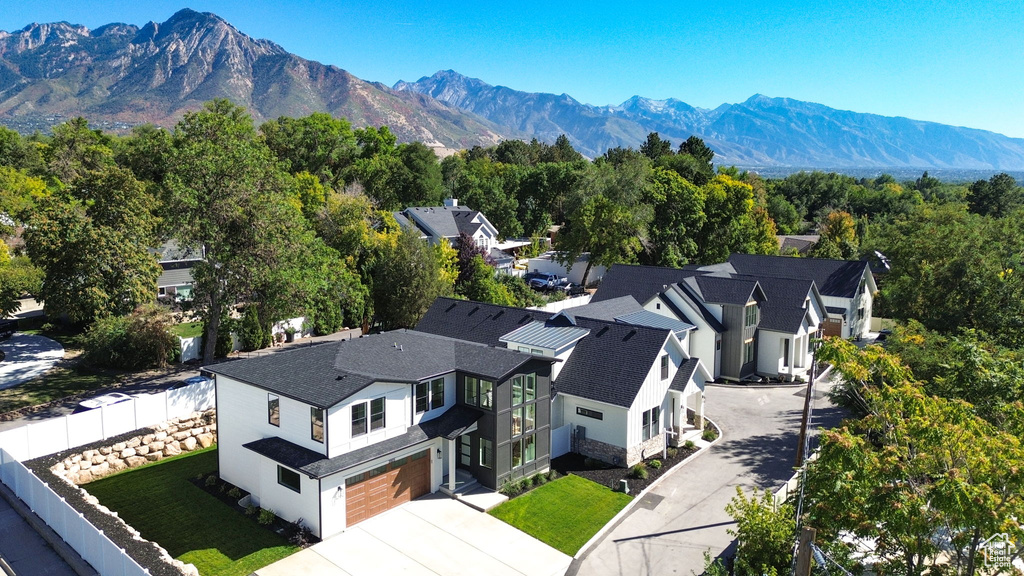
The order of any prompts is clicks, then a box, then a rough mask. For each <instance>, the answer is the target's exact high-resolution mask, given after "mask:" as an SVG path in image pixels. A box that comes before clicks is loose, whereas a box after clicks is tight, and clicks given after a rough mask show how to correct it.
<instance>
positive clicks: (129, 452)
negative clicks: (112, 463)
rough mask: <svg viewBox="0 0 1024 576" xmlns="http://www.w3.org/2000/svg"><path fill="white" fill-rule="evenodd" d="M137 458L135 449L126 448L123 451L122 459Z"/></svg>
mask: <svg viewBox="0 0 1024 576" xmlns="http://www.w3.org/2000/svg"><path fill="white" fill-rule="evenodd" d="M132 456H135V448H125V449H124V450H122V451H121V458H130V457H132Z"/></svg>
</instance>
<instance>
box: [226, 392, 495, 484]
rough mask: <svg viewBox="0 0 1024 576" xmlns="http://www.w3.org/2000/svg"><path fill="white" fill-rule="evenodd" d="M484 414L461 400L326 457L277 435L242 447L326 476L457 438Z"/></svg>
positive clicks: (290, 465)
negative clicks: (403, 429) (384, 437)
mask: <svg viewBox="0 0 1024 576" xmlns="http://www.w3.org/2000/svg"><path fill="white" fill-rule="evenodd" d="M482 415H483V413H482V412H480V411H479V410H476V409H475V408H471V407H469V406H463V405H461V404H458V405H455V406H452V407H451V408H449V409H448V410H447V411H445V413H444V414H442V415H440V416H438V417H437V418H433V419H431V420H427V421H426V422H422V423H420V424H419V425H418V426H410V427H409V428H408V430H407V431H406V432H405V434H402V435H401V436H396V437H394V438H388V439H387V440H383V441H381V442H376V443H374V444H370V445H369V446H365V447H363V448H359V449H358V450H353V451H351V452H346V453H344V454H341V455H340V456H335V457H334V458H325V457H324V455H323V454H320V453H319V452H314V451H313V450H310V449H308V448H304V447H302V446H299V445H298V444H294V443H292V442H289V441H287V440H284V439H282V438H278V437H277V436H273V437H271V438H263V439H262V440H256V441H255V442H249V443H248V444H244V445H243V446H242V447H243V448H248V449H249V450H252V451H253V452H256V453H257V454H260V455H262V456H266V457H267V458H270V459H271V460H273V461H275V462H277V463H279V464H284V465H285V466H288V467H289V468H294V469H295V470H298V471H299V472H302V473H304V474H306V475H307V476H309V477H311V478H323V477H325V476H330V475H331V474H335V473H337V472H341V471H343V470H347V469H349V468H351V467H353V466H356V465H359V464H362V463H364V462H367V461H369V460H373V459H374V458H380V457H383V456H387V455H389V454H394V453H395V452H398V451H399V450H405V449H406V448H410V447H412V446H415V445H417V444H420V443H422V442H426V441H428V440H432V439H434V438H447V439H449V440H451V439H454V438H457V437H458V436H460V435H461V434H463V433H464V432H465V430H466V429H467V428H469V427H470V426H472V425H473V424H474V423H476V421H477V420H479V419H480V416H482Z"/></svg>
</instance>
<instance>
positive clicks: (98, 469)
mask: <svg viewBox="0 0 1024 576" xmlns="http://www.w3.org/2000/svg"><path fill="white" fill-rule="evenodd" d="M89 472H90V473H91V474H92V478H93V480H99V479H100V478H103V477H104V476H107V475H108V474H110V464H107V463H106V462H103V463H102V464H98V465H96V466H93V467H92V468H90V469H89Z"/></svg>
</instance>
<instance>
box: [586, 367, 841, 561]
mask: <svg viewBox="0 0 1024 576" xmlns="http://www.w3.org/2000/svg"><path fill="white" fill-rule="evenodd" d="M825 389H827V383H826V384H825V385H822V384H819V385H818V386H817V387H816V394H815V402H814V419H813V422H812V428H820V427H832V426H835V425H836V424H838V422H839V420H840V419H841V412H840V411H839V410H838V409H837V408H835V407H833V406H831V405H830V404H829V403H828V400H827V399H825V398H824V390H825ZM804 393H805V389H804V388H791V387H785V388H739V387H721V386H708V388H707V414H708V417H709V418H711V419H713V420H714V421H715V422H716V423H717V424H718V425H719V426H721V427H722V430H723V437H722V441H721V442H719V443H718V444H715V445H714V446H712V447H711V449H710V450H708V452H707V453H705V454H704V455H703V456H701V457H699V458H698V459H697V460H696V461H694V462H692V463H691V464H690V465H688V466H686V467H684V468H682V469H680V470H678V471H676V472H674V473H672V474H671V475H670V476H668V477H666V478H665V479H664V480H663V481H662V482H661V483H660V484H659V485H658V486H657V487H655V489H653V490H651V491H650V492H648V493H647V495H646V496H645V497H644V499H643V500H642V501H641V502H640V503H638V504H637V505H636V506H634V508H633V509H632V510H631V511H630V512H629V514H628V515H626V516H625V517H624V518H623V519H622V521H621V522H620V523H619V524H618V525H617V526H615V527H614V528H613V529H611V530H609V531H608V532H607V533H606V534H605V536H604V537H603V538H602V540H601V541H600V542H598V544H597V545H595V546H594V547H593V548H591V550H590V552H589V553H588V554H587V555H586V556H584V557H583V558H582V560H581V561H576V562H574V563H573V565H572V567H571V568H570V570H569V572H568V574H586V575H587V576H590V575H597V576H605V575H612V574H615V575H641V574H642V575H648V574H681V575H684V576H691V574H700V573H701V572H703V570H704V559H703V554H704V551H705V550H709V551H710V552H711V557H712V558H715V557H717V556H719V555H721V554H722V553H723V552H725V551H726V550H727V548H729V547H730V546H731V544H732V540H733V538H732V536H729V534H728V533H727V532H726V531H727V530H728V529H729V528H731V527H733V526H734V524H735V523H734V522H733V520H732V518H731V517H730V516H729V515H728V514H727V513H726V512H725V506H726V504H728V503H729V501H730V500H732V498H733V496H735V495H736V487H737V486H739V487H742V488H743V489H744V490H750V489H751V488H752V487H754V486H757V487H759V488H764V487H767V488H770V489H771V490H773V491H774V490H775V489H777V488H778V487H780V486H781V485H782V483H783V482H785V481H786V480H787V479H788V478H789V477H790V476H791V475H792V474H793V469H792V467H793V464H794V460H795V458H796V446H797V438H798V436H799V430H800V418H801V413H802V411H803V403H804ZM729 553H731V550H729Z"/></svg>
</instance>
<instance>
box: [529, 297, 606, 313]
mask: <svg viewBox="0 0 1024 576" xmlns="http://www.w3.org/2000/svg"><path fill="white" fill-rule="evenodd" d="M592 297H593V296H591V295H590V294H584V295H583V296H573V297H572V298H566V299H565V300H559V301H558V302H552V303H550V304H547V305H545V306H533V307H531V308H530V310H540V311H541V312H561V311H562V310H565V309H566V308H575V307H577V306H583V305H584V304H590V299H591V298H592Z"/></svg>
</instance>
